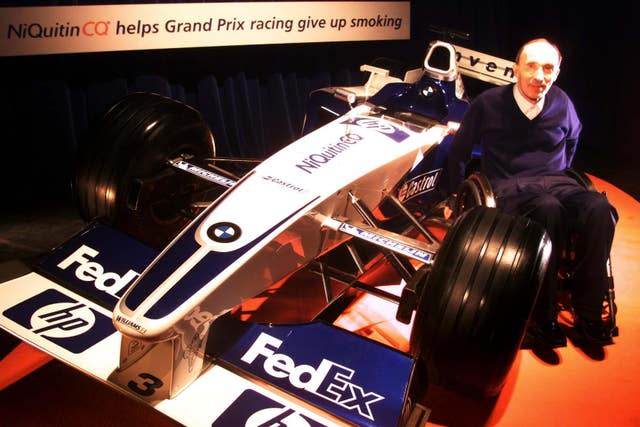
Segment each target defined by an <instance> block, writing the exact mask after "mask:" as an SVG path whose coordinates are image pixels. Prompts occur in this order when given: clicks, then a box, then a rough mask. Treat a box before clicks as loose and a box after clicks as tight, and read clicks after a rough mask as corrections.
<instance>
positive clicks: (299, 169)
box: [0, 42, 549, 426]
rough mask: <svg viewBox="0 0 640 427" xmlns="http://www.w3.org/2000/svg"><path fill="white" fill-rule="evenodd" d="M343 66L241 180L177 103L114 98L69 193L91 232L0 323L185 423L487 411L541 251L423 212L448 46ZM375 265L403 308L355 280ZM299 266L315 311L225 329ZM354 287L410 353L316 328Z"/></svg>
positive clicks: (38, 277) (520, 230)
mask: <svg viewBox="0 0 640 427" xmlns="http://www.w3.org/2000/svg"><path fill="white" fill-rule="evenodd" d="M363 68H364V69H365V70H367V71H370V72H371V76H370V78H369V81H368V82H367V84H366V85H365V86H363V87H349V88H327V89H323V90H320V91H317V92H315V93H313V94H312V95H311V97H310V108H309V111H308V114H307V118H306V123H305V130H304V136H303V137H302V138H300V139H299V140H297V141H296V142H294V143H292V144H290V145H288V146H286V147H285V148H283V149H281V150H280V151H278V152H277V153H275V154H274V155H272V156H271V157H269V158H267V159H266V160H264V161H262V162H260V163H258V164H257V165H256V166H255V167H254V168H253V169H251V170H249V171H248V172H246V173H244V174H242V176H238V175H239V174H235V175H234V174H232V173H230V172H228V168H225V167H224V166H221V165H227V164H229V161H230V159H220V158H216V156H215V146H214V143H213V136H212V135H211V133H210V131H209V129H208V128H207V126H206V125H205V124H204V122H203V121H202V119H201V117H200V115H199V113H198V112H196V111H195V110H193V109H192V108H190V107H187V106H186V105H184V104H181V103H179V102H177V101H174V100H171V99H167V98H163V97H160V96H158V95H153V94H141V93H140V94H133V95H130V96H129V97H127V98H125V99H123V100H121V101H120V102H118V103H117V104H116V105H115V106H113V107H112V108H111V109H110V110H109V111H108V112H107V113H106V115H105V117H104V119H103V122H102V128H101V131H100V133H99V136H98V140H97V141H96V142H95V144H94V146H93V152H92V154H91V155H90V156H88V157H87V161H86V162H85V163H84V166H83V168H82V169H81V170H80V171H79V174H78V178H77V181H76V189H77V192H78V198H79V204H80V207H81V210H82V212H83V214H84V215H85V217H87V218H99V219H100V220H99V221H94V222H91V223H90V225H89V226H88V227H87V229H86V230H84V231H83V232H81V233H79V234H78V235H77V236H75V237H74V238H72V239H71V240H69V241H67V242H66V243H64V244H62V245H61V246H60V247H58V248H56V249H55V250H53V251H52V252H50V253H48V254H47V255H45V256H44V257H42V258H41V259H40V260H39V262H38V263H37V265H35V266H34V271H33V272H31V273H28V274H26V275H23V276H21V277H18V278H15V279H13V280H11V281H8V282H5V283H3V284H1V285H0V304H1V305H2V307H1V308H2V309H1V310H0V312H1V313H2V315H1V316H0V322H1V326H2V327H3V328H4V329H6V330H7V331H9V332H11V333H12V334H15V335H17V336H18V337H20V338H21V339H23V340H24V341H26V342H28V343H30V344H32V345H33V346H35V347H37V348H39V349H41V350H43V351H44V352H47V353H49V354H51V355H53V356H54V357H56V358H58V359H60V360H62V361H63V362H65V363H67V364H69V365H71V366H73V367H75V368H77V369H80V370H82V371H84V372H86V373H88V374H89V375H91V376H93V377H94V378H97V379H99V380H101V381H103V382H105V383H107V384H109V385H111V386H113V387H114V388H116V389H118V390H120V391H122V392H123V393H126V394H128V395H131V396H133V397H135V398H138V399H142V400H144V401H146V402H148V403H149V404H150V405H152V406H153V407H154V408H155V409H157V410H159V411H161V412H163V413H165V414H167V415H169V416H170V417H172V418H174V419H175V420H177V421H178V422H180V423H183V424H185V425H190V426H191V425H194V426H196V425H208V426H212V425H213V426H221V425H247V426H253V425H271V423H276V424H278V423H279V424H278V425H292V426H293V425H296V426H298V425H301V426H316V425H317V426H321V425H366V426H400V425H421V424H422V423H424V421H425V416H426V414H427V412H428V411H427V410H426V409H425V408H423V407H421V406H420V405H419V404H417V402H418V400H419V396H420V392H421V391H423V390H424V388H425V386H426V384H436V383H437V384H441V385H444V386H446V387H450V388H452V389H454V390H458V391H461V392H465V393H473V394H475V395H479V396H485V397H486V396H495V395H496V394H498V393H499V392H500V390H501V388H502V386H503V384H504V382H505V379H506V375H507V373H508V371H509V369H510V367H511V365H512V363H513V360H514V358H515V355H516V353H517V351H518V349H519V346H520V343H521V340H522V338H523V335H524V331H525V328H526V323H527V320H528V316H529V313H530V311H531V308H532V306H533V304H534V302H535V298H536V295H537V290H538V288H539V283H540V277H541V276H542V272H543V271H544V269H545V268H546V263H547V259H548V255H549V242H548V239H547V236H546V234H545V233H544V231H543V230H542V229H541V228H540V227H539V226H537V225H535V224H533V223H531V222H529V221H528V220H526V219H524V218H519V217H511V216H507V215H504V214H502V213H500V212H497V211H496V210H495V209H492V208H488V207H479V208H476V209H473V210H469V211H468V212H465V213H463V214H460V215H457V217H456V218H455V220H454V219H452V218H445V217H444V216H443V215H442V214H441V212H442V211H443V209H442V207H443V205H444V201H445V199H446V195H447V194H449V193H450V191H449V189H448V188H447V186H446V179H443V170H444V169H445V164H446V157H447V150H448V146H449V143H450V142H449V141H450V134H451V130H452V127H454V126H455V122H459V120H460V119H461V117H462V115H463V113H464V111H465V109H466V106H467V102H466V101H465V100H464V96H463V91H462V86H461V84H460V81H461V80H460V76H459V74H458V67H457V64H456V57H455V51H454V48H453V47H452V46H451V45H449V44H447V43H443V42H435V43H433V44H432V45H431V46H430V49H429V51H428V53H427V56H426V59H425V63H424V68H422V69H419V70H413V71H410V72H408V73H407V74H406V76H405V78H404V79H399V78H395V77H391V76H389V75H388V72H387V71H386V70H381V69H378V68H375V67H369V66H365V67H363ZM434 226H436V227H440V228H444V229H445V230H446V234H445V237H444V239H442V238H438V237H437V235H436V234H435V233H434V232H433V231H432V227H434ZM381 264H384V265H387V266H391V267H393V268H394V269H395V270H396V271H397V275H398V277H399V278H402V279H403V281H402V283H403V285H404V288H403V290H402V293H401V295H399V296H396V295H394V294H390V293H388V292H385V291H384V290H381V289H378V288H376V287H375V283H374V284H372V283H370V282H369V281H368V280H367V276H368V275H369V273H370V272H371V271H372V270H373V269H375V268H376V266H379V265H381ZM303 271H305V272H309V271H311V272H313V273H315V275H317V277H318V278H319V279H318V281H317V282H318V283H319V284H320V285H321V286H323V287H324V288H323V289H324V291H325V295H326V300H325V307H324V308H322V309H321V310H318V311H317V312H315V313H312V314H311V315H310V319H309V321H308V322H304V323H298V324H291V323H282V322H281V320H280V319H277V320H276V321H270V320H269V319H267V321H264V322H260V323H257V322H250V321H249V322H248V321H244V320H242V319H240V318H239V317H238V316H236V315H235V313H236V311H237V307H238V306H240V305H242V304H243V303H244V302H246V301H248V300H251V299H252V298H254V297H256V296H259V295H264V294H265V292H266V291H268V290H269V289H271V288H272V287H273V286H274V285H275V284H281V283H283V282H286V281H287V280H291V279H292V278H293V277H295V276H296V275H298V274H299V273H300V272H303ZM337 283H338V284H340V287H338V288H336V286H335V285H336V284H337ZM308 285H310V284H307V283H306V282H304V281H303V283H301V284H300V286H308ZM336 289H339V291H338V292H336ZM361 292H368V293H371V294H373V295H376V296H380V297H382V298H385V299H387V300H389V301H392V302H394V303H396V304H397V306H398V309H397V319H398V321H400V322H404V323H412V330H411V336H410V350H409V351H408V352H402V351H399V350H397V349H394V348H391V347H389V346H387V345H383V344H381V343H378V342H375V341H373V340H370V339H368V338H365V337H362V336H360V335H357V334H355V333H353V332H350V331H347V330H343V329H341V328H338V327H336V326H334V325H332V321H333V320H334V319H335V318H336V316H337V315H338V314H337V313H339V312H340V310H341V309H344V307H345V306H346V303H345V302H346V301H350V300H351V299H353V297H354V295H355V294H357V293H361Z"/></svg>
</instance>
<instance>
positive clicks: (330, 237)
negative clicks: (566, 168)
mask: <svg viewBox="0 0 640 427" xmlns="http://www.w3.org/2000/svg"><path fill="white" fill-rule="evenodd" d="M369 114H370V107H369V106H366V105H362V106H359V107H358V108H356V109H354V110H352V111H351V112H350V113H349V114H347V115H345V116H342V117H340V118H339V119H337V120H335V121H334V122H332V123H330V124H329V125H326V126H324V127H322V128H320V129H318V130H317V131H315V132H313V133H311V134H309V135H307V136H305V137H303V138H301V139H300V140H298V141H297V142H295V143H293V144H291V145H289V146H287V147H286V148H284V149H283V150H281V151H280V152H278V153H276V154H275V155H273V156H271V157H270V158H269V159H267V160H266V161H265V162H263V163H262V164H260V165H259V166H258V167H256V168H255V169H254V170H253V171H252V172H251V173H249V174H248V175H247V176H246V177H245V178H244V179H243V180H241V181H240V182H238V183H237V184H236V185H235V186H234V187H232V188H231V189H229V190H227V192H226V193H225V194H223V195H222V196H221V198H220V199H219V200H218V201H216V202H214V203H213V204H212V206H211V207H210V208H209V209H207V210H206V211H205V212H203V213H202V215H201V216H200V217H199V218H198V219H197V220H195V221H194V224H193V225H192V226H191V227H189V228H187V229H186V230H185V231H184V232H183V233H182V234H181V236H179V237H178V238H177V239H176V240H175V241H174V242H173V243H172V245H170V246H169V247H168V248H167V249H165V251H164V252H163V253H161V254H160V256H159V257H158V258H157V259H156V260H155V261H154V262H152V263H151V264H150V266H149V267H148V268H147V269H146V270H145V272H143V274H142V275H141V277H140V279H139V280H138V281H137V282H136V283H134V285H133V286H132V287H131V288H130V289H129V291H128V292H127V293H126V294H125V295H124V296H123V298H122V299H121V300H120V302H119V304H118V305H117V306H116V309H115V311H114V324H115V325H116V328H117V329H119V330H120V331H121V332H122V333H123V335H124V338H123V345H122V347H123V349H124V348H127V349H129V348H136V349H138V350H137V351H134V352H131V351H126V352H125V351H124V350H122V352H121V363H120V369H121V371H122V373H123V378H122V380H121V381H127V379H128V378H129V375H128V374H126V371H127V370H128V368H130V367H132V366H134V365H139V364H140V363H143V364H144V365H145V366H146V365H149V369H151V368H152V367H157V364H158V362H157V361H158V360H159V358H158V357H154V356H152V354H150V353H153V352H152V351H150V348H151V347H155V348H156V350H155V351H161V352H162V353H163V354H166V355H170V354H173V356H174V357H173V363H172V365H171V370H173V372H174V375H173V378H172V380H171V381H169V383H170V384H171V387H170V391H169V392H168V393H169V396H173V395H175V394H176V393H178V392H179V391H180V390H181V389H183V388H184V387H186V385H188V384H189V383H190V382H191V381H193V379H194V378H196V377H197V375H198V372H199V370H200V369H199V368H201V367H203V366H204V361H202V360H198V359H200V358H198V357H196V356H198V355H202V349H203V348H204V345H205V344H206V337H207V329H208V325H209V324H210V323H211V322H212V321H213V320H214V319H215V318H217V317H218V316H220V315H221V314H224V313H225V312H227V311H229V310H230V309H232V308H233V307H235V306H237V305H238V304H239V303H241V302H242V301H243V300H245V299H248V298H252V297H254V296H256V295H258V294H259V293H260V292H262V291H264V290H265V289H266V288H267V287H269V286H270V285H271V284H273V283H275V282H277V281H278V280H280V279H282V278H284V277H287V276H288V275H290V274H292V273H293V272H295V271H296V270H297V269H299V268H301V267H303V266H304V265H306V264H307V263H308V262H309V261H311V260H313V259H314V258H316V257H317V256H319V255H321V254H322V253H324V252H326V251H328V250H329V249H331V248H333V247H335V246H336V245H338V244H340V243H342V242H344V241H345V240H347V239H348V238H349V236H348V235H346V234H344V233H341V232H339V231H335V230H331V229H329V228H328V227H323V222H324V221H325V219H328V218H336V219H345V220H361V217H360V215H359V214H358V213H357V211H356V210H355V209H354V208H353V206H352V203H351V197H356V198H358V199H359V200H361V201H363V202H364V203H365V204H366V205H367V206H369V207H370V208H372V209H373V208H375V207H377V206H378V205H379V203H380V202H381V201H382V200H383V198H384V197H385V194H387V193H389V192H391V191H392V190H393V189H394V187H395V186H396V184H397V183H398V182H399V181H400V180H401V179H402V177H403V176H404V175H405V174H406V173H407V172H408V171H409V170H410V169H411V168H412V166H413V165H414V164H415V163H416V162H417V161H418V160H420V159H421V158H422V156H423V154H424V153H425V152H426V151H427V150H429V149H430V147H433V146H434V145H436V144H438V143H439V142H440V141H441V140H442V139H443V138H444V137H445V136H446V135H447V132H448V129H447V128H446V127H444V126H434V127H431V128H429V129H424V130H423V131H421V132H418V131H414V130H409V129H407V127H404V126H400V125H398V124H394V123H393V122H391V121H390V120H388V119H385V118H379V117H374V116H371V115H369ZM256 209H260V211H257V210H256ZM216 224H218V225H219V224H233V227H234V229H233V230H232V231H233V232H234V233H235V234H236V236H235V237H233V238H231V239H229V240H228V241H227V242H221V241H216V240H214V239H217V238H215V234H214V232H212V230H213V229H216V227H217V226H216ZM238 235H239V236H238ZM212 236H214V237H213V238H212ZM217 240H220V239H217ZM185 242H186V243H185ZM182 246H188V247H190V248H192V252H191V253H190V254H188V256H187V255H184V258H182V259H181V261H180V262H179V263H178V264H174V265H171V267H170V269H166V274H165V275H164V276H160V274H159V273H158V272H159V271H160V272H162V270H163V268H164V267H163V263H164V262H165V261H167V260H168V261H169V262H171V261H172V260H175V258H179V257H180V256H182V255H178V256H177V255H176V254H177V252H172V251H176V249H175V248H176V247H178V248H180V247H182ZM219 259H223V260H224V261H223V262H224V265H223V266H219V265H218V266H216V267H213V264H214V263H216V264H219V263H218V262H217V260H219ZM208 265H211V268H210V270H211V274H208V270H209V267H208ZM194 271H199V272H200V273H199V274H194V273H193V272H194ZM203 272H205V273H203ZM163 273H165V272H163ZM190 275H192V276H198V277H196V278H194V277H192V276H190ZM149 277H151V278H154V280H155V281H154V282H150V281H149ZM158 277H161V280H158ZM145 280H147V282H145ZM196 280H200V281H201V283H200V282H199V283H195V281H196ZM141 289H143V291H141ZM131 301H133V303H132V302H131ZM131 341H140V343H138V344H136V345H132V344H131ZM142 343H143V344H144V345H141V344H142ZM150 345H151V347H150ZM143 356H144V357H143ZM149 358H153V359H154V360H155V361H154V363H151V364H150V363H145V362H144V361H143V360H142V359H149ZM160 359H161V358H160ZM136 372H139V367H137V368H136ZM114 381H118V380H117V379H116V378H114Z"/></svg>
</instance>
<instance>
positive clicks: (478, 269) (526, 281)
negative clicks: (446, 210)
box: [410, 207, 550, 397]
mask: <svg viewBox="0 0 640 427" xmlns="http://www.w3.org/2000/svg"><path fill="white" fill-rule="evenodd" d="M549 253H550V241H549V238H548V236H547V234H546V233H545V232H544V230H543V229H542V227H540V226H539V225H537V224H536V223H534V222H531V221H529V220H528V219H526V218H523V217H514V216H511V215H507V214H505V213H502V212H499V211H498V210H496V209H494V208H486V207H476V208H474V209H472V210H470V211H468V212H466V213H464V214H463V215H462V216H461V217H460V218H458V220H457V221H456V223H455V224H454V225H453V226H452V227H451V229H450V230H449V232H448V233H447V235H446V237H445V240H444V242H443V244H442V246H441V249H440V251H439V252H438V254H437V256H436V260H435V263H434V265H433V267H432V270H431V271H430V273H429V274H428V275H426V279H425V281H426V282H425V283H424V288H423V291H422V295H421V296H420V301H419V303H418V308H417V310H416V316H415V319H414V326H413V329H412V331H411V341H410V344H411V351H412V354H413V355H414V356H416V358H417V359H418V363H419V364H420V366H419V368H420V369H419V370H418V371H421V372H425V373H426V375H427V380H428V381H429V382H430V383H433V384H438V385H441V386H444V387H447V388H450V389H453V390H455V391H458V392H462V393H464V394H467V395H472V396H476V397H493V396H496V395H497V394H499V393H500V390H501V389H502V387H503V386H504V383H505V381H506V378H507V374H508V373H509V370H510V368H511V366H512V364H513V362H514V360H515V357H516V354H517V352H518V350H519V348H520V344H521V341H522V338H523V336H524V333H525V330H526V325H527V322H528V319H529V316H530V314H531V310H532V308H533V306H534V303H535V300H536V297H537V294H538V291H539V288H540V285H541V282H542V277H543V275H544V271H545V270H546V266H547V263H548V258H549Z"/></svg>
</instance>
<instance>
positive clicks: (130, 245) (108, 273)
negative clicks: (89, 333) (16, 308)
mask: <svg viewBox="0 0 640 427" xmlns="http://www.w3.org/2000/svg"><path fill="white" fill-rule="evenodd" d="M156 253H157V252H156V251H155V250H154V249H151V248H149V247H147V246H145V245H144V244H142V243H140V242H138V241H137V240H134V239H132V238H131V237H129V236H127V235H125V234H123V233H121V232H119V231H116V230H114V229H111V228H109V227H106V226H103V225H100V224H93V225H91V226H90V227H89V228H88V229H87V230H85V231H84V232H83V233H81V234H79V235H78V236H75V237H74V238H72V239H70V240H69V241H67V242H65V243H64V244H63V245H62V246H60V247H58V248H56V249H55V250H53V251H52V252H50V253H48V254H47V255H45V256H43V257H42V258H40V259H39V260H38V268H39V270H40V271H42V272H43V273H44V274H45V275H46V276H48V277H53V278H54V279H55V281H56V282H58V283H62V284H63V285H64V286H65V287H67V288H69V289H72V290H73V291H75V292H78V293H79V294H81V295H83V296H86V297H87V298H89V299H90V300H92V301H94V302H96V303H98V304H100V305H102V306H103V307H106V308H108V309H113V308H114V307H115V305H116V303H117V302H118V300H119V299H120V298H121V297H122V295H124V293H125V292H126V291H127V289H129V287H131V285H132V284H133V283H134V282H135V281H136V279H137V278H138V277H139V276H140V274H139V272H141V271H143V270H144V268H145V267H146V266H147V264H149V262H151V260H152V259H153V257H154V256H155V255H156Z"/></svg>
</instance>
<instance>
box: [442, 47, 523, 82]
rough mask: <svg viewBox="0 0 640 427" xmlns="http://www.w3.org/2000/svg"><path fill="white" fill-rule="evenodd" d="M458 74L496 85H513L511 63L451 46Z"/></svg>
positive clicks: (514, 79) (514, 78) (513, 75)
mask: <svg viewBox="0 0 640 427" xmlns="http://www.w3.org/2000/svg"><path fill="white" fill-rule="evenodd" d="M453 47H454V49H455V50H456V63H457V65H458V68H459V69H460V72H461V73H463V74H467V75H470V76H472V77H475V78H477V79H480V80H484V81H488V82H490V83H493V84H497V85H505V84H509V83H515V81H516V77H515V72H514V71H513V61H509V60H506V59H502V58H498V57H497V56H492V55H488V54H486V53H483V52H478V51H475V50H471V49H467V48H465V47H462V46H457V45H453Z"/></svg>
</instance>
